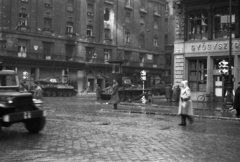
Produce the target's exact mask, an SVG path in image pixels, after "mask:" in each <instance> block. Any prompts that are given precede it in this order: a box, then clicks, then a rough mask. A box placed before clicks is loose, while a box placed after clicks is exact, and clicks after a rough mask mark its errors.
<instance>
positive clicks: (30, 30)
mask: <svg viewBox="0 0 240 162" xmlns="http://www.w3.org/2000/svg"><path fill="white" fill-rule="evenodd" d="M0 3H1V5H0V6H1V7H0V11H1V12H0V14H1V15H0V19H1V20H0V21H1V25H0V58H1V61H2V62H3V64H4V68H6V69H15V70H17V71H18V73H19V74H20V77H21V78H22V75H23V72H28V74H29V76H28V79H29V80H39V79H52V78H53V79H55V80H57V81H59V82H68V83H69V84H72V85H74V87H75V88H77V89H78V92H79V93H81V92H85V91H88V92H91V91H95V85H96V83H98V84H99V85H100V86H101V87H102V88H104V87H105V86H106V81H107V79H108V76H109V75H110V74H111V73H112V71H113V68H112V67H114V69H115V70H114V71H115V72H117V71H118V68H119V67H118V65H114V66H113V65H112V64H109V62H108V61H109V60H122V61H123V73H124V75H125V76H128V77H131V78H132V80H133V82H136V83H137V82H140V71H141V70H146V71H147V76H148V77H147V78H148V79H147V82H146V83H147V86H152V85H154V84H156V83H157V82H159V81H160V80H161V79H162V78H164V77H166V76H168V75H170V74H171V67H169V66H167V65H166V58H165V55H164V13H165V0H144V1H142V0H101V1H99V0H61V1H59V0H1V2H0Z"/></svg>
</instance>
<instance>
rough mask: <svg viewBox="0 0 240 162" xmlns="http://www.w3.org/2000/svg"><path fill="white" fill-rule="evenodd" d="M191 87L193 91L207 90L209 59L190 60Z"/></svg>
mask: <svg viewBox="0 0 240 162" xmlns="http://www.w3.org/2000/svg"><path fill="white" fill-rule="evenodd" d="M188 75H189V76H188V80H189V87H190V88H191V90H192V91H200V92H205V91H206V83H207V59H194V60H189V72H188Z"/></svg>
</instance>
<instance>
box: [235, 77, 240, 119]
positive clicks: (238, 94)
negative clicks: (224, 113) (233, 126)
mask: <svg viewBox="0 0 240 162" xmlns="http://www.w3.org/2000/svg"><path fill="white" fill-rule="evenodd" d="M233 107H234V109H236V112H237V113H236V116H237V117H240V82H238V87H237V89H236V91H235V98H234V104H233Z"/></svg>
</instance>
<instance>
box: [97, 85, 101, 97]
mask: <svg viewBox="0 0 240 162" xmlns="http://www.w3.org/2000/svg"><path fill="white" fill-rule="evenodd" d="M96 86H97V87H96V97H97V100H101V88H100V86H99V85H98V84H96Z"/></svg>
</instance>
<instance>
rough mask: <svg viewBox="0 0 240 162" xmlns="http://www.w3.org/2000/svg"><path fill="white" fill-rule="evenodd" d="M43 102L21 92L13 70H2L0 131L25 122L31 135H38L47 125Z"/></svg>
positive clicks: (0, 78) (0, 76)
mask: <svg viewBox="0 0 240 162" xmlns="http://www.w3.org/2000/svg"><path fill="white" fill-rule="evenodd" d="M42 108H43V102H42V101H41V100H36V99H33V95H32V93H28V92H25V91H21V89H20V84H19V78H18V75H17V73H16V72H15V71H13V70H0V130H1V128H2V127H9V126H11V125H12V124H14V123H19V122H23V123H24V125H25V128H26V129H27V130H28V131H29V132H30V133H38V132H39V131H41V130H42V129H43V128H44V125H45V123H46V118H45V117H46V111H44V110H43V109H42Z"/></svg>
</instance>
